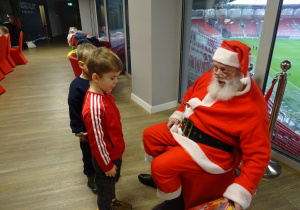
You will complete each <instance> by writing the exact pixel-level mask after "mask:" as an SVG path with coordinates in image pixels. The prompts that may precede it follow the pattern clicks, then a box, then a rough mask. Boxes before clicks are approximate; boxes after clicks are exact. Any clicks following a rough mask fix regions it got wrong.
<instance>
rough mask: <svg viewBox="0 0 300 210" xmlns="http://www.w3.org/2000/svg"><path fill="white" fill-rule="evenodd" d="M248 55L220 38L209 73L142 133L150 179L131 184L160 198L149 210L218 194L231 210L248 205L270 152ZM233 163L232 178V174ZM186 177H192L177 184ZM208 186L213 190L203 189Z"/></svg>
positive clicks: (259, 93)
mask: <svg viewBox="0 0 300 210" xmlns="http://www.w3.org/2000/svg"><path fill="white" fill-rule="evenodd" d="M250 50H251V48H250V47H248V46H247V45H245V44H243V43H241V42H238V41H223V42H222V44H221V46H220V47H219V48H218V49H217V50H216V52H215V54H214V56H213V62H214V68H213V69H212V70H210V71H209V72H206V73H204V74H203V75H202V76H201V77H199V78H198V79H197V80H196V81H195V83H194V84H193V86H191V87H190V88H189V89H188V90H187V92H186V94H185V95H184V98H183V100H182V103H181V105H180V106H179V108H178V109H177V110H176V111H175V112H174V113H173V114H172V115H171V116H170V118H169V121H168V122H166V123H161V124H158V125H153V126H150V127H148V128H146V129H145V130H144V134H143V143H144V148H145V152H146V161H147V162H149V163H151V175H148V174H140V175H139V180H140V181H141V182H142V183H143V184H146V185H149V186H152V187H157V196H158V197H160V198H162V199H164V200H166V201H164V202H163V203H161V204H159V205H158V206H156V207H154V208H153V209H154V210H159V209H172V210H174V209H184V208H185V209H188V208H191V207H193V206H194V205H195V204H199V202H200V203H201V202H203V200H202V199H201V198H202V197H205V195H204V194H209V195H215V196H216V198H218V196H220V195H221V196H222V195H223V196H224V197H226V198H227V199H228V200H230V201H232V202H233V203H234V206H235V209H236V210H239V209H246V208H248V207H249V206H250V203H251V199H252V195H253V194H254V192H255V189H256V188H257V186H258V184H259V182H260V180H261V178H262V176H263V174H264V172H265V169H266V167H267V165H268V163H269V160H270V151H271V146H270V137H269V129H268V126H269V120H268V111H267V104H266V102H265V99H264V97H263V94H262V91H261V89H260V87H259V86H258V85H257V84H256V83H255V82H254V81H253V80H252V78H251V77H250V76H249V74H248V67H249V63H250V61H251V59H252V55H251V54H250V53H249V52H250ZM241 160H242V161H243V166H242V167H241V172H240V175H239V176H238V177H234V176H233V177H232V176H231V174H234V173H233V172H234V170H235V169H236V167H237V166H238V165H239V163H240V162H241ZM189 172H191V173H196V174H197V177H193V176H191V177H192V178H191V180H192V181H191V182H189V183H191V184H188V185H187V184H183V177H184V174H185V173H189ZM228 174H230V175H229V176H228ZM228 177H231V178H228ZM199 182H201V183H203V184H199ZM216 182H219V184H218V186H220V187H208V186H213V184H215V183H216ZM184 183H187V182H184ZM194 184H195V185H196V184H197V193H196V192H195V193H194V191H195V190H194V188H193V187H192V186H193V185H194ZM201 188H203V189H201ZM199 190H200V191H201V192H202V193H199V192H200V191H199ZM183 192H188V193H183ZM203 192H206V193H203ZM191 197H192V198H191ZM216 198H215V199H216ZM183 200H184V203H185V205H184V204H183Z"/></svg>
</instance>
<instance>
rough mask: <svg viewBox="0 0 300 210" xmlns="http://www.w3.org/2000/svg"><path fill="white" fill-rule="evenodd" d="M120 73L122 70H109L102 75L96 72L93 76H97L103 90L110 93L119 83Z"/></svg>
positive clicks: (99, 85) (98, 83)
mask: <svg viewBox="0 0 300 210" xmlns="http://www.w3.org/2000/svg"><path fill="white" fill-rule="evenodd" d="M120 73H121V71H119V72H108V73H104V74H103V75H102V76H98V75H97V74H94V75H93V77H97V83H96V84H97V86H98V88H100V90H101V91H102V92H108V93H110V92H111V91H112V90H113V89H114V87H115V86H116V84H117V83H118V76H119V75H120Z"/></svg>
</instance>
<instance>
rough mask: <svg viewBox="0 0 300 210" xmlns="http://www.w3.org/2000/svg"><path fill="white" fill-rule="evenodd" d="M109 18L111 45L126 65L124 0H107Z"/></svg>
mask: <svg viewBox="0 0 300 210" xmlns="http://www.w3.org/2000/svg"><path fill="white" fill-rule="evenodd" d="M107 20H108V32H109V38H110V43H111V47H112V48H113V51H114V52H115V53H116V54H117V55H118V56H119V57H120V59H121V60H122V62H123V65H124V67H125V64H126V63H125V62H126V59H125V42H124V22H123V2H122V0H109V1H107Z"/></svg>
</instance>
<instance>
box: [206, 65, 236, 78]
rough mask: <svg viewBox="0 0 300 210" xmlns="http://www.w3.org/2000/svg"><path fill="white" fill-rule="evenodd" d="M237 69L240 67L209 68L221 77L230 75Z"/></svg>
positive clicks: (212, 72) (213, 73)
mask: <svg viewBox="0 0 300 210" xmlns="http://www.w3.org/2000/svg"><path fill="white" fill-rule="evenodd" d="M236 70H238V68H234V69H233V70H231V69H228V68H218V67H216V66H215V67H214V68H213V69H211V70H209V71H208V72H209V73H211V74H212V75H215V76H218V77H220V78H226V77H229V76H230V75H231V74H232V73H233V72H235V71H236Z"/></svg>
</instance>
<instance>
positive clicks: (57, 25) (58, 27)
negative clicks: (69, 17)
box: [47, 0, 64, 36]
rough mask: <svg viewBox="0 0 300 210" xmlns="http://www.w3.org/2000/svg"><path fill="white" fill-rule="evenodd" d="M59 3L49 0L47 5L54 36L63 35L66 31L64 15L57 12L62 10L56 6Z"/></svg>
mask: <svg viewBox="0 0 300 210" xmlns="http://www.w3.org/2000/svg"><path fill="white" fill-rule="evenodd" d="M55 5H57V3H56V2H55V1H51V0H48V1H47V7H48V14H49V22H50V26H51V32H52V36H57V35H61V34H63V33H64V31H63V25H62V24H63V20H62V16H61V15H60V14H58V13H57V11H60V10H59V9H58V8H56V6H55Z"/></svg>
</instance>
